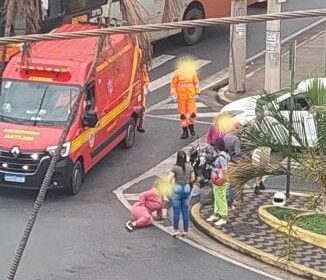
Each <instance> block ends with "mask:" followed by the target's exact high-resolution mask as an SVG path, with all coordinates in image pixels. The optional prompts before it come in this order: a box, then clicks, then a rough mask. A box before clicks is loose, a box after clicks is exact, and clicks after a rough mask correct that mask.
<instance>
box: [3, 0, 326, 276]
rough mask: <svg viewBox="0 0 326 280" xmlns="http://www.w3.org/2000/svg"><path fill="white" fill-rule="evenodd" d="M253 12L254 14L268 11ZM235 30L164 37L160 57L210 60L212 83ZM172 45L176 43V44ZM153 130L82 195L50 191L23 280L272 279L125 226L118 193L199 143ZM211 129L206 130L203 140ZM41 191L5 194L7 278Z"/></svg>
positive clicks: (254, 29) (257, 37)
mask: <svg viewBox="0 0 326 280" xmlns="http://www.w3.org/2000/svg"><path fill="white" fill-rule="evenodd" d="M285 6H286V10H295V9H301V8H302V9H303V8H307V9H308V8H309V9H310V8H317V7H325V1H324V0H310V1H309V2H308V3H307V1H305V0H289V3H287V4H286V5H285ZM264 12H265V10H264V8H259V7H254V8H250V13H264ZM310 22H311V20H299V21H295V22H294V21H293V22H286V23H285V24H284V25H283V31H284V32H283V36H286V35H288V34H290V33H292V32H295V31H297V30H299V29H301V28H302V27H303V26H304V25H305V24H309V23H310ZM227 34H228V31H227V28H225V27H218V28H211V29H208V30H207V32H206V34H205V38H204V40H203V41H202V42H201V43H200V44H198V45H196V46H193V47H187V48H186V47H184V46H182V45H181V43H180V42H179V41H178V39H174V40H173V41H168V40H164V41H163V42H160V43H158V44H157V45H156V47H155V56H161V55H171V56H176V57H179V56H181V55H185V54H192V55H193V56H194V57H196V58H200V59H202V60H206V61H209V63H208V64H206V65H205V66H204V67H203V68H202V71H201V77H202V78H206V77H209V76H210V75H212V74H213V73H215V72H217V71H219V70H221V69H223V68H224V67H225V66H226V65H227V61H228V35H227ZM248 36H249V40H248V56H251V55H253V54H255V53H257V52H259V51H260V50H262V49H263V47H264V25H263V24H254V25H252V26H250V27H249V30H248ZM171 42H173V43H172V44H171ZM175 61H176V58H174V59H171V60H170V61H168V62H166V63H164V64H163V65H161V66H160V67H158V68H155V69H153V71H152V72H151V76H152V77H151V78H152V80H155V79H158V78H160V77H162V76H164V75H166V74H167V73H169V72H171V71H172V70H173V67H174V65H175ZM167 92H168V87H167V86H163V87H160V88H158V89H157V90H156V91H154V92H152V93H151V94H150V96H149V104H151V105H152V104H155V103H157V102H158V101H161V100H163V99H164V98H166V96H167ZM146 128H147V133H146V134H145V135H137V140H136V144H135V146H134V147H133V148H132V149H130V150H124V149H123V148H120V147H118V148H117V149H115V150H114V151H113V152H112V153H111V154H110V155H109V156H107V157H106V158H105V159H104V160H103V161H102V162H101V163H100V164H99V165H98V166H97V167H96V168H95V169H93V170H92V171H91V172H90V174H89V175H88V176H87V179H86V182H85V184H84V186H83V189H82V191H81V193H80V194H79V195H78V196H76V197H66V196H65V195H63V194H62V193H60V192H50V193H49V194H48V197H47V200H46V203H45V205H44V207H43V208H42V211H41V213H40V216H39V219H38V221H37V223H36V226H35V228H34V231H33V234H32V237H31V239H30V242H29V244H28V247H27V249H26V252H25V255H24V257H23V260H22V264H21V267H20V270H19V272H18V275H17V279H24V280H32V279H33V280H36V279H47V280H52V279H63V280H64V279H80V280H84V279H85V280H86V279H137V280H138V279H140V280H141V279H154V278H155V279H162V280H163V279H198V278H203V277H204V278H205V279H215V280H216V279H241V280H242V279H262V280H263V279H268V278H266V277H263V276H261V275H258V274H256V273H254V272H251V271H246V270H244V269H242V268H239V267H237V266H235V265H232V264H229V263H226V262H225V261H222V260H220V259H217V258H215V257H213V256H211V255H208V254H206V253H204V252H201V251H198V250H197V249H195V248H193V247H190V246H189V245H186V244H184V243H182V242H180V241H177V240H173V239H171V237H170V236H167V235H166V234H164V233H162V232H160V231H158V230H157V229H155V228H148V229H144V230H141V231H137V232H134V233H132V234H130V233H127V232H126V231H125V229H124V223H125V221H126V219H128V212H127V211H126V209H125V208H124V207H123V206H122V205H121V204H120V203H119V202H118V201H117V200H116V198H115V196H114V195H113V193H112V191H113V190H114V189H116V188H117V187H118V186H119V185H121V184H123V183H126V182H128V181H129V180H131V179H133V178H135V177H136V176H138V175H140V174H142V173H143V172H144V171H146V170H148V169H149V168H151V167H152V166H154V165H156V164H158V163H159V162H160V161H162V160H163V159H165V158H167V157H168V156H170V155H171V154H172V153H174V152H175V151H177V150H178V149H180V148H182V147H184V146H185V145H187V144H188V143H189V142H191V141H193V139H189V140H187V141H181V140H179V133H180V131H179V128H178V123H177V122H175V121H173V120H164V119H156V118H151V117H148V118H147V120H146ZM206 129H207V125H204V124H201V125H198V127H197V130H198V134H199V135H203V134H204V133H205V132H206ZM35 195H36V193H33V192H29V191H22V190H0V278H2V279H3V278H5V276H6V273H7V270H8V264H9V262H10V261H11V259H12V256H13V254H14V251H15V249H16V245H17V243H18V240H19V238H20V236H21V233H22V231H23V228H24V226H25V223H26V220H27V218H28V215H29V212H30V209H31V207H32V203H33V199H34V198H35Z"/></svg>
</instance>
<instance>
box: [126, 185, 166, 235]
mask: <svg viewBox="0 0 326 280" xmlns="http://www.w3.org/2000/svg"><path fill="white" fill-rule="evenodd" d="M158 187H159V186H158V182H155V184H154V187H153V188H151V189H150V190H148V191H145V192H143V193H140V194H139V197H138V201H137V202H136V203H135V204H134V205H133V206H132V208H131V217H132V220H131V221H128V222H127V223H126V229H127V230H128V231H130V232H131V231H133V230H134V229H136V228H141V227H146V226H150V225H151V224H152V223H153V213H154V212H156V213H157V219H158V220H160V219H163V197H162V195H161V194H160V193H159V191H158Z"/></svg>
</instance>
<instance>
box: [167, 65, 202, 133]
mask: <svg viewBox="0 0 326 280" xmlns="http://www.w3.org/2000/svg"><path fill="white" fill-rule="evenodd" d="M199 93H200V92H199V79H198V75H197V71H196V70H195V69H194V67H193V66H192V65H191V64H190V63H183V64H182V66H180V67H178V69H177V70H176V71H175V73H174V76H173V78H172V81H171V95H172V96H173V97H176V98H177V102H178V111H179V114H180V125H181V127H182V135H181V139H186V138H188V137H189V134H188V129H189V131H190V134H191V135H192V136H194V135H196V132H195V127H194V124H195V120H196V112H197V108H196V100H195V99H196V96H197V95H199Z"/></svg>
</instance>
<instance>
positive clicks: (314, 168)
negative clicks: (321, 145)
mask: <svg viewBox="0 0 326 280" xmlns="http://www.w3.org/2000/svg"><path fill="white" fill-rule="evenodd" d="M325 170H326V155H324V154H320V153H319V151H318V148H313V149H306V150H304V151H302V153H301V155H300V157H299V165H298V172H299V173H301V174H302V176H303V177H304V178H305V179H307V180H310V181H313V182H316V183H318V184H319V186H320V187H321V188H326V172H325Z"/></svg>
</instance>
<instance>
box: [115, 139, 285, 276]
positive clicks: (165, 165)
mask: <svg viewBox="0 0 326 280" xmlns="http://www.w3.org/2000/svg"><path fill="white" fill-rule="evenodd" d="M205 142H206V137H205V136H204V137H202V138H200V139H198V140H196V141H194V142H192V143H190V144H189V145H188V146H186V147H185V148H184V150H185V151H188V150H189V149H191V148H192V147H193V146H196V145H200V146H203V145H204V144H203V143H205ZM175 157H176V153H174V154H173V155H172V156H170V157H168V158H167V159H165V160H164V161H162V162H161V163H159V164H158V165H156V166H154V167H152V168H151V169H149V170H147V171H146V172H145V173H143V174H142V175H140V176H139V177H137V178H135V179H133V180H131V181H129V182H127V183H126V184H124V185H122V186H120V187H118V188H117V189H116V190H115V191H113V193H114V194H115V195H116V196H117V198H118V199H119V200H120V202H121V203H122V204H123V205H124V206H125V207H126V208H127V209H129V210H130V208H131V205H130V203H129V202H128V200H127V198H126V196H125V195H124V191H126V190H127V189H129V188H130V187H131V186H133V185H134V184H137V183H139V182H141V181H143V180H145V179H147V178H150V177H152V176H162V175H163V174H167V173H168V172H169V170H170V168H171V166H173V164H174V163H175ZM131 197H134V194H132V195H131ZM154 225H155V226H156V227H157V228H159V229H161V230H162V231H164V232H166V233H168V234H170V235H171V234H172V229H171V228H166V227H164V226H163V225H161V224H160V223H158V222H154ZM179 240H181V241H183V242H185V243H187V244H188V245H191V246H193V247H195V248H197V249H199V250H201V251H204V252H206V253H208V254H210V255H212V256H214V257H217V258H219V259H221V260H224V261H226V262H229V263H232V264H233V265H236V266H238V267H241V268H244V269H246V270H250V271H252V272H255V273H257V274H260V275H263V276H265V277H267V278H270V279H273V280H284V279H282V278H280V277H277V276H274V275H271V274H270V273H266V272H264V271H261V270H259V269H256V268H253V267H250V266H248V265H246V264H243V263H241V262H238V261H236V260H234V259H231V258H229V257H227V256H225V255H223V254H220V253H217V252H215V251H213V250H211V249H208V248H206V247H204V246H203V245H200V244H198V243H196V242H194V241H192V240H189V239H185V238H180V239H179Z"/></svg>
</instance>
